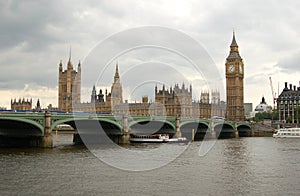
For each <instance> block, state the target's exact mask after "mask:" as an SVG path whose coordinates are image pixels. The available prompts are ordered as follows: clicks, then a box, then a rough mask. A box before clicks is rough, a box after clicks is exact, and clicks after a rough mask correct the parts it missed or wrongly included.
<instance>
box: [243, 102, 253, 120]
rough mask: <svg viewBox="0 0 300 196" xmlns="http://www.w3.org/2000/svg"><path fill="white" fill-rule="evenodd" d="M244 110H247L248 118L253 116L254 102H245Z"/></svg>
mask: <svg viewBox="0 0 300 196" xmlns="http://www.w3.org/2000/svg"><path fill="white" fill-rule="evenodd" d="M244 110H245V116H246V118H251V117H253V116H252V115H251V112H252V111H253V104H252V103H244Z"/></svg>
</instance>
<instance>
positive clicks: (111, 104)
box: [58, 33, 244, 121]
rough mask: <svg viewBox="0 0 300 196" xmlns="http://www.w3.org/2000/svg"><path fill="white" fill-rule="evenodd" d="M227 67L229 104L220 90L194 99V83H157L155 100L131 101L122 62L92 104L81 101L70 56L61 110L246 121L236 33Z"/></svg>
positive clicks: (61, 81) (62, 84)
mask: <svg viewBox="0 0 300 196" xmlns="http://www.w3.org/2000/svg"><path fill="white" fill-rule="evenodd" d="M225 69H226V74H225V75H226V103H225V102H223V101H221V100H220V93H219V92H218V91H213V92H211V93H210V92H201V95H200V99H199V101H193V99H192V93H193V88H192V85H189V86H185V84H181V85H179V84H175V86H174V87H170V88H166V86H165V85H163V86H162V87H160V88H159V87H158V86H155V87H154V92H155V94H154V95H155V101H154V102H149V100H148V97H147V96H144V97H142V101H141V102H139V103H128V101H127V100H125V101H124V100H123V93H122V83H121V78H120V74H119V65H118V64H116V67H115V74H114V78H113V83H112V86H111V89H110V92H108V91H107V89H106V90H105V92H103V91H102V89H100V90H99V93H97V89H96V87H95V86H93V88H92V92H91V99H90V102H89V103H81V101H80V96H81V93H80V90H81V63H80V62H79V63H78V66H77V71H76V69H75V68H74V66H73V64H72V62H71V58H69V61H68V62H67V69H65V70H63V65H62V62H60V63H59V79H58V109H59V110H61V111H63V112H73V111H81V112H97V113H109V114H112V113H113V114H130V115H159V116H161V115H166V116H180V117H200V118H211V117H212V116H220V117H226V118H227V119H228V120H234V121H243V120H244V87H243V85H244V84H243V80H244V64H243V60H242V58H241V56H240V54H239V51H238V45H237V42H236V39H235V34H234V33H233V38H232V42H231V45H230V53H229V56H228V57H227V59H226V63H225Z"/></svg>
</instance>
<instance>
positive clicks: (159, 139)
mask: <svg viewBox="0 0 300 196" xmlns="http://www.w3.org/2000/svg"><path fill="white" fill-rule="evenodd" d="M130 142H132V143H166V142H169V135H168V134H153V135H135V134H130Z"/></svg>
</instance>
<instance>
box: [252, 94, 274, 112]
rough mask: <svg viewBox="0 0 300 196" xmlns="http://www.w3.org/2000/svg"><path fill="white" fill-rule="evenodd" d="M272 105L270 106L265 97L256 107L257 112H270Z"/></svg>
mask: <svg viewBox="0 0 300 196" xmlns="http://www.w3.org/2000/svg"><path fill="white" fill-rule="evenodd" d="M271 110H272V107H271V106H269V105H268V104H267V102H266V100H265V97H262V98H261V102H260V103H259V104H258V105H257V106H256V107H255V110H254V111H256V112H270V111H271Z"/></svg>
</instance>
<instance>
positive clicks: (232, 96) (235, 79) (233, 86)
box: [225, 32, 244, 121]
mask: <svg viewBox="0 0 300 196" xmlns="http://www.w3.org/2000/svg"><path fill="white" fill-rule="evenodd" d="M225 67H226V97H227V98H226V102H227V103H226V104H227V106H226V118H227V119H228V120H232V121H244V63H243V59H242V57H241V56H240V54H239V47H238V45H237V43H236V40H235V34H234V32H233V38H232V42H231V45H230V53H229V56H228V57H227V59H226V63H225Z"/></svg>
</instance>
